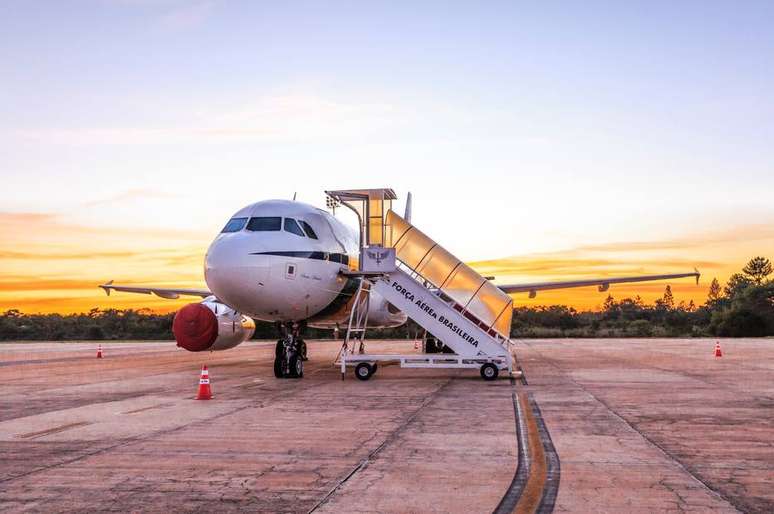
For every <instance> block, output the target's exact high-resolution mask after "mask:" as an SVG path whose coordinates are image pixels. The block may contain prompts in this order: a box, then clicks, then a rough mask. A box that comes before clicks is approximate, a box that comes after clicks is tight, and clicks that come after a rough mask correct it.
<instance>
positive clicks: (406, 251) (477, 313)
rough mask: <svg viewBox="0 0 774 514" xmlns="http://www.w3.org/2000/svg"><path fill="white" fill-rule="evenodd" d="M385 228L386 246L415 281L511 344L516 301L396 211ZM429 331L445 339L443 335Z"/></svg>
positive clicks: (466, 317)
mask: <svg viewBox="0 0 774 514" xmlns="http://www.w3.org/2000/svg"><path fill="white" fill-rule="evenodd" d="M384 227H385V230H384V234H385V241H384V243H385V245H384V246H386V247H391V248H394V249H395V256H396V259H397V260H398V261H399V262H400V263H401V264H402V265H403V266H404V267H405V268H408V270H409V274H410V275H413V276H414V277H413V278H415V279H417V280H418V281H420V282H424V284H423V285H424V286H425V287H427V288H429V289H431V290H433V289H434V290H435V291H436V293H437V296H438V297H439V299H440V300H442V301H444V303H446V304H447V305H449V306H450V307H451V308H452V309H454V310H455V311H457V313H458V314H460V315H462V316H463V317H464V318H465V319H466V321H468V322H470V323H471V324H473V325H475V326H476V327H477V328H478V329H480V330H483V331H484V332H486V334H487V335H488V336H490V337H491V338H493V339H495V340H497V342H499V343H500V344H508V343H510V339H509V336H510V331H511V317H512V315H513V298H511V297H510V296H509V295H508V294H507V293H505V292H503V291H502V290H500V289H499V288H498V287H497V286H495V285H494V284H492V283H491V282H490V281H489V280H487V279H486V278H484V277H482V276H481V275H480V274H478V273H477V272H476V271H475V270H474V269H473V268H471V267H470V266H468V265H467V264H465V263H464V262H462V261H460V260H459V259H458V258H457V257H455V256H454V255H452V254H451V253H450V252H449V251H448V250H446V249H445V248H443V247H442V246H441V245H439V244H438V243H436V242H435V241H434V240H433V239H431V238H430V237H429V236H427V235H426V234H425V233H424V232H422V231H421V230H419V229H418V228H416V227H415V226H413V225H412V224H410V223H409V222H407V221H406V220H405V219H403V218H402V217H401V216H400V215H398V214H396V213H395V212H394V211H392V210H389V211H387V215H386V216H385V220H384ZM400 282H404V280H400ZM398 287H402V286H398ZM390 296H393V295H390ZM401 303H403V302H401ZM430 332H431V333H433V335H435V336H436V337H439V338H440V339H441V340H443V339H444V337H443V334H442V333H438V334H436V333H435V332H433V331H432V330H430ZM498 353H499V352H498Z"/></svg>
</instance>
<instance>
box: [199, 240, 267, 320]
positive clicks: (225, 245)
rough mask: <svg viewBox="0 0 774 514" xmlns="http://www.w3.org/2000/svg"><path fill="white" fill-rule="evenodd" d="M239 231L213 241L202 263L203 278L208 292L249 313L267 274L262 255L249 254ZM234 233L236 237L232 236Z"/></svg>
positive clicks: (265, 262)
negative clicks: (248, 306)
mask: <svg viewBox="0 0 774 514" xmlns="http://www.w3.org/2000/svg"><path fill="white" fill-rule="evenodd" d="M240 235H241V234H239V233H236V234H225V236H226V237H223V236H220V237H218V238H217V239H216V240H215V241H213V242H212V244H211V245H210V248H209V249H208V250H207V256H206V257H205V263H204V280H205V281H206V282H207V286H208V287H209V288H210V291H212V292H213V293H215V295H216V296H217V297H218V298H219V299H221V300H222V301H224V302H226V303H227V304H228V305H229V306H231V307H234V308H236V309H238V310H241V311H243V312H249V309H246V308H245V306H246V305H248V304H251V303H253V302H254V301H255V298H256V296H258V295H259V288H260V287H262V286H263V284H265V283H266V282H267V280H268V277H269V263H268V259H266V258H265V256H261V255H251V252H250V247H249V245H248V244H246V241H245V240H244V238H242V237H239V236H240ZM234 236H236V237H234Z"/></svg>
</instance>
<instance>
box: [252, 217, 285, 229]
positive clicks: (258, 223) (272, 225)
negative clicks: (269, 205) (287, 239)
mask: <svg viewBox="0 0 774 514" xmlns="http://www.w3.org/2000/svg"><path fill="white" fill-rule="evenodd" d="M247 230H250V231H252V232H276V231H278V230H282V218H280V217H279V216H277V217H274V216H272V217H266V218H250V221H248V222H247Z"/></svg>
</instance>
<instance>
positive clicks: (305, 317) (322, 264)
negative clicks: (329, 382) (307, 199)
mask: <svg viewBox="0 0 774 514" xmlns="http://www.w3.org/2000/svg"><path fill="white" fill-rule="evenodd" d="M358 257H359V235H358V232H357V231H356V230H354V229H352V228H350V227H348V226H347V225H344V224H343V223H341V222H340V221H339V220H338V219H336V218H335V217H334V216H332V215H331V214H329V213H328V212H326V211H323V210H321V209H318V208H316V207H313V206H311V205H308V204H304V203H301V202H296V201H286V200H267V201H262V202H258V203H254V204H252V205H249V206H247V207H245V208H243V209H241V210H239V211H238V212H237V213H235V214H234V215H233V216H232V217H231V219H230V220H229V222H228V224H227V225H226V227H225V228H224V231H223V232H221V233H220V234H218V236H217V237H216V238H215V240H214V241H213V242H212V244H210V247H209V249H208V250H207V255H206V257H205V264H204V278H205V281H206V282H207V286H208V287H209V289H210V291H212V292H213V293H214V295H215V296H216V297H217V298H218V300H219V301H221V302H223V303H225V304H226V305H228V306H229V307H231V308H232V309H234V310H236V311H238V312H241V313H243V314H245V315H246V316H249V317H251V318H253V319H258V320H263V321H272V322H277V321H279V322H293V321H297V322H301V321H303V322H306V323H307V324H308V325H309V326H312V327H319V328H334V327H337V326H339V325H343V326H346V323H347V321H348V318H349V313H350V310H351V304H352V301H351V300H352V297H353V296H354V294H355V293H356V292H357V287H358V281H357V280H355V279H353V278H351V277H346V276H344V275H343V274H342V271H344V270H348V269H357V261H358ZM368 322H369V326H371V327H393V326H398V325H401V324H403V323H405V322H406V316H405V314H403V313H401V312H400V311H398V310H397V309H395V308H394V307H393V306H392V305H389V304H388V303H387V302H386V301H385V300H384V299H383V298H381V297H379V296H378V295H376V294H372V295H371V298H370V307H369V319H368Z"/></svg>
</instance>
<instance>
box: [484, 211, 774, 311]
mask: <svg viewBox="0 0 774 514" xmlns="http://www.w3.org/2000/svg"><path fill="white" fill-rule="evenodd" d="M755 255H767V256H774V226H772V225H748V226H741V227H737V228H735V229H734V230H724V231H714V232H706V233H702V234H697V235H694V236H689V237H685V238H681V239H671V240H664V241H630V242H615V243H610V244H602V245H586V246H580V247H577V248H572V249H569V250H566V251H562V252H552V253H546V254H532V255H524V256H515V257H505V258H501V259H492V260H485V261H478V262H472V263H469V264H470V265H471V266H472V267H473V268H475V269H476V270H478V271H479V272H480V273H482V274H484V275H494V276H495V282H496V283H500V284H513V283H530V282H542V281H562V280H577V279H583V278H596V277H615V276H630V275H645V274H662V273H683V272H690V271H692V270H693V269H694V267H695V268H698V269H699V271H700V272H702V274H703V275H702V280H701V282H700V284H699V286H696V285H695V284H694V283H693V282H692V280H691V279H680V280H672V281H660V282H655V283H638V284H631V285H629V284H621V285H614V286H611V288H610V290H609V294H612V295H613V296H614V297H616V298H624V297H634V296H637V295H639V296H640V297H642V299H643V300H645V301H647V302H652V301H654V300H655V299H656V298H659V297H661V296H662V295H663V293H664V288H665V286H666V285H667V284H670V285H671V287H672V292H673V293H674V295H675V298H676V300H677V301H681V300H683V301H685V302H688V301H690V300H693V301H694V303H696V304H702V303H704V301H705V300H706V297H707V292H708V289H709V284H710V282H711V281H712V278H713V277H716V278H718V280H720V281H721V282H723V281H725V280H726V279H727V278H728V277H729V276H730V275H731V274H732V273H736V272H738V271H739V270H740V269H741V268H742V266H744V264H745V263H746V262H747V261H748V260H749V259H750V258H751V257H754V256H755ZM607 294H608V292H605V293H600V292H599V291H597V289H596V288H595V287H588V288H577V289H566V290H556V291H545V292H538V294H537V297H536V298H528V296H527V295H526V294H517V295H514V301H515V304H516V305H550V304H556V303H561V304H566V305H571V306H574V307H576V308H581V309H595V308H599V307H600V306H601V304H602V302H603V301H604V300H605V298H606V297H607Z"/></svg>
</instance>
